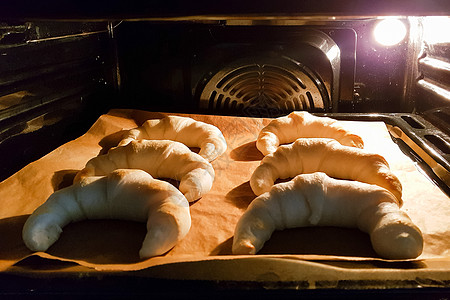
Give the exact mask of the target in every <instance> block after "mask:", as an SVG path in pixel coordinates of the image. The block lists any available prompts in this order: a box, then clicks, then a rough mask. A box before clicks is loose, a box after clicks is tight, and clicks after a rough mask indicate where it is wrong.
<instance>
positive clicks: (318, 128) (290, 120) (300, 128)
mask: <svg viewBox="0 0 450 300" xmlns="http://www.w3.org/2000/svg"><path fill="white" fill-rule="evenodd" d="M298 138H333V139H335V140H337V141H338V142H339V143H341V144H342V145H345V146H350V147H357V148H364V142H363V140H362V138H361V137H360V136H358V135H356V134H353V133H351V132H350V131H349V130H347V129H345V128H344V127H343V126H342V124H341V123H340V122H339V121H337V120H335V119H331V118H328V117H317V116H314V115H312V114H310V113H308V112H306V111H294V112H292V113H290V114H289V115H287V116H284V117H279V118H276V119H274V120H272V121H271V122H270V123H269V124H267V126H265V127H264V128H263V129H261V131H260V133H259V135H258V138H257V140H256V147H257V148H258V150H259V151H261V153H262V154H264V155H267V154H269V153H273V152H275V150H277V148H278V146H279V145H281V144H286V143H292V142H293V141H295V140H296V139H298Z"/></svg>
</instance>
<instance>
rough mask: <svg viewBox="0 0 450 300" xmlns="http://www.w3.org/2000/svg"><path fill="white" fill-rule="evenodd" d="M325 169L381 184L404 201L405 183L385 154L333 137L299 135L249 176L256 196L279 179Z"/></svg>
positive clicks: (354, 178)
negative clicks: (339, 141) (350, 145)
mask: <svg viewBox="0 0 450 300" xmlns="http://www.w3.org/2000/svg"><path fill="white" fill-rule="evenodd" d="M314 172H324V173H326V174H328V175H329V176H331V177H335V178H340V179H351V180H356V181H361V182H365V183H371V184H376V185H379V186H380V187H383V188H385V189H387V190H388V191H390V192H392V193H393V194H394V195H395V196H396V197H397V199H398V201H399V202H400V204H401V203H402V185H401V183H400V180H399V179H398V178H397V176H395V174H394V173H393V172H392V171H391V170H390V168H389V165H388V163H387V161H386V160H385V159H384V157H383V156H381V155H379V154H375V153H370V152H367V151H366V150H364V149H359V148H355V147H347V146H343V145H341V144H340V143H338V142H337V141H336V140H334V139H327V138H300V139H298V140H296V141H295V142H294V143H291V144H288V145H282V146H280V147H278V149H277V150H276V151H275V152H274V153H272V154H269V155H267V156H265V157H264V158H263V159H262V160H261V163H260V165H259V166H258V167H257V168H256V169H255V170H254V172H253V173H252V176H251V178H250V186H251V188H252V190H253V192H254V193H255V194H256V195H261V194H263V193H265V192H267V191H269V190H270V188H271V187H272V186H273V184H274V182H275V180H277V179H278V178H281V179H286V178H291V177H294V176H296V175H299V174H302V173H314Z"/></svg>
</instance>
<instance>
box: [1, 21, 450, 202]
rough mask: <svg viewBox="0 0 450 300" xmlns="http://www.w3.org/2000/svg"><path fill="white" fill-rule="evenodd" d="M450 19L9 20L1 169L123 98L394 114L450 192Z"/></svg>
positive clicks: (223, 109) (274, 112)
mask: <svg viewBox="0 0 450 300" xmlns="http://www.w3.org/2000/svg"><path fill="white" fill-rule="evenodd" d="M383 24H384V25H383ZM383 26H384V29H383ZM442 28H447V29H448V28H450V18H449V17H447V16H408V17H406V16H404V17H397V18H394V17H374V16H366V17H361V16H359V17H356V16H353V17H344V16H341V17H327V16H309V17H297V18H292V17H291V18H288V17H284V18H280V17H278V18H275V17H272V18H269V17H255V16H250V17H229V18H227V17H223V16H222V17H197V18H194V17H177V18H149V19H132V20H127V19H125V20H85V19H83V20H55V19H51V20H41V19H31V20H23V21H22V20H8V19H6V20H5V21H2V22H0V54H1V55H0V62H1V64H0V65H1V69H0V152H1V153H2V155H3V156H4V157H8V159H7V160H3V162H2V165H1V179H2V180H3V179H5V178H7V177H9V176H10V175H12V174H13V173H15V172H16V171H18V170H19V169H20V168H22V167H23V166H25V165H26V164H28V163H29V162H31V161H33V160H35V159H37V158H39V157H41V156H42V155H44V154H46V153H48V152H49V151H51V150H52V149H55V148H56V147H57V146H59V145H61V144H63V143H65V142H67V141H69V140H71V139H73V138H75V137H77V136H79V135H81V134H83V133H84V132H85V131H86V130H87V129H88V128H89V126H91V125H92V123H93V122H94V121H95V119H96V118H98V116H99V115H100V114H102V113H106V112H107V111H108V110H109V109H111V108H133V109H142V110H148V111H160V112H181V113H200V114H213V115H233V116H245V117H278V116H281V115H285V114H287V113H289V112H291V111H293V110H307V111H310V112H312V113H316V114H318V115H329V116H332V117H335V118H338V119H339V118H342V119H354V120H383V121H385V122H386V123H387V124H389V128H390V129H391V134H392V137H393V139H394V140H395V141H396V142H397V143H398V145H399V146H401V148H403V149H404V151H405V152H407V153H408V155H410V156H411V157H412V158H413V159H414V160H415V161H416V162H417V165H418V166H419V167H420V168H421V169H423V170H424V171H425V172H426V173H427V174H428V176H429V177H430V179H431V180H432V181H433V182H435V183H436V184H437V185H439V186H440V187H441V189H442V190H443V191H444V192H446V193H447V194H448V193H449V182H450V179H449V178H450V105H449V103H450V77H449V69H450V67H449V66H450V47H449V44H450V37H449V35H448V32H447V31H443V30H441V29H442ZM383 30H384V31H383ZM396 36H397V37H396ZM395 38H396V40H395ZM393 39H394V40H393Z"/></svg>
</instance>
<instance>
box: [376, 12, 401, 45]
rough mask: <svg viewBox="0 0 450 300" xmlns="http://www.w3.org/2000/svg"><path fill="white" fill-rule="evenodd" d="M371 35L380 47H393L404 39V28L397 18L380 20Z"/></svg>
mask: <svg viewBox="0 0 450 300" xmlns="http://www.w3.org/2000/svg"><path fill="white" fill-rule="evenodd" d="M373 35H374V37H375V40H376V41H377V42H378V43H380V44H381V45H383V46H394V45H397V44H398V43H400V42H401V41H403V39H404V38H405V36H406V26H405V24H404V23H403V22H402V21H400V20H399V19H397V18H386V19H382V20H381V21H379V22H378V23H377V24H376V26H375V29H374V31H373Z"/></svg>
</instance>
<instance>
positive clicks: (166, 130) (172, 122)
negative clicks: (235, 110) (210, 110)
mask: <svg viewBox="0 0 450 300" xmlns="http://www.w3.org/2000/svg"><path fill="white" fill-rule="evenodd" d="M139 139H148V140H172V141H178V142H181V143H183V144H185V145H186V146H188V147H199V148H200V152H199V153H198V154H199V155H200V156H202V157H204V158H205V159H206V160H207V161H209V162H211V161H213V160H215V159H216V158H217V157H218V156H220V155H222V154H223V153H224V152H225V150H226V149H227V142H226V141H225V138H224V136H223V134H222V132H221V131H220V129H219V128H217V127H216V126H214V125H211V124H208V123H205V122H201V121H196V120H194V119H192V118H188V117H180V116H165V117H163V118H162V119H152V120H147V121H145V122H144V123H143V124H142V125H141V126H140V127H137V128H134V129H131V130H129V131H127V132H126V133H125V135H124V136H123V139H122V140H121V141H120V143H119V146H123V145H126V144H128V143H129V142H130V141H132V140H139Z"/></svg>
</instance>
